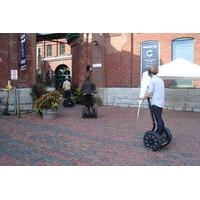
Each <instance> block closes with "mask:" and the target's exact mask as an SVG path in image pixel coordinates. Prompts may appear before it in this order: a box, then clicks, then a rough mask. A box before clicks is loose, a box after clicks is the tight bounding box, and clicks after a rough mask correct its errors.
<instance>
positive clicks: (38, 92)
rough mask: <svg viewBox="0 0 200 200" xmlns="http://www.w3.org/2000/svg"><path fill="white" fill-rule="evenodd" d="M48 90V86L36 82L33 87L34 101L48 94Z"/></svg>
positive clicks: (32, 95)
mask: <svg viewBox="0 0 200 200" xmlns="http://www.w3.org/2000/svg"><path fill="white" fill-rule="evenodd" d="M46 93H47V90H46V87H45V86H44V85H42V84H36V85H33V87H32V89H31V97H32V99H33V102H34V101H35V100H36V99H38V98H40V97H41V96H42V95H43V94H46Z"/></svg>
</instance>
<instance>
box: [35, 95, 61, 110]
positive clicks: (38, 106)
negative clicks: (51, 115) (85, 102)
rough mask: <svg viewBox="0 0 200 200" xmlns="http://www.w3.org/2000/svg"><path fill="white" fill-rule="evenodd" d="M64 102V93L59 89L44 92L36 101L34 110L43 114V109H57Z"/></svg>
mask: <svg viewBox="0 0 200 200" xmlns="http://www.w3.org/2000/svg"><path fill="white" fill-rule="evenodd" d="M61 102H62V95H61V94H60V92H58V91H52V92H48V93H46V94H43V95H42V96H41V97H40V98H38V99H36V100H35V102H34V111H35V112H38V113H39V114H42V110H44V109H51V110H57V109H58V108H59V107H60V104H61Z"/></svg>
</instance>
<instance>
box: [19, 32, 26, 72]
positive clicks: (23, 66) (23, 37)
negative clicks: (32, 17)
mask: <svg viewBox="0 0 200 200" xmlns="http://www.w3.org/2000/svg"><path fill="white" fill-rule="evenodd" d="M19 40H20V45H19V46H20V64H19V65H20V70H21V71H23V70H25V69H26V35H25V34H20V39H19Z"/></svg>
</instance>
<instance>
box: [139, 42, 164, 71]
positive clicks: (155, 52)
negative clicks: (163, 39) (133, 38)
mask: <svg viewBox="0 0 200 200" xmlns="http://www.w3.org/2000/svg"><path fill="white" fill-rule="evenodd" d="M140 55H141V71H142V73H143V72H145V71H147V69H148V68H149V67H150V66H159V65H160V45H159V42H158V41H146V42H143V43H142V44H141V52H140Z"/></svg>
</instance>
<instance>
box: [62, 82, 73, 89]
mask: <svg viewBox="0 0 200 200" xmlns="http://www.w3.org/2000/svg"><path fill="white" fill-rule="evenodd" d="M70 88H71V83H70V82H69V81H68V80H66V81H64V83H63V89H64V90H70Z"/></svg>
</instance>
